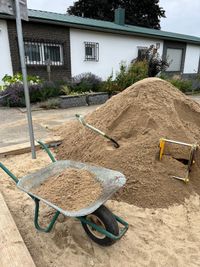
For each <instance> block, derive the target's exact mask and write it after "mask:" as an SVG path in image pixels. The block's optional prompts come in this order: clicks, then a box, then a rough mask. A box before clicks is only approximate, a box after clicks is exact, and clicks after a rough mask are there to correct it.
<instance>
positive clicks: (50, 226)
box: [33, 198, 60, 233]
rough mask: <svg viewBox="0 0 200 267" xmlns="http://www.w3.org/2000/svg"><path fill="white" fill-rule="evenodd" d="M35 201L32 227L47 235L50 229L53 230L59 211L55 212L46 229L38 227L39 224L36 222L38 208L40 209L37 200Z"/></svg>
mask: <svg viewBox="0 0 200 267" xmlns="http://www.w3.org/2000/svg"><path fill="white" fill-rule="evenodd" d="M33 200H34V201H35V216H34V225H35V228H36V229H37V230H38V231H41V232H45V233H48V232H50V231H51V229H52V228H53V226H54V224H55V222H56V220H57V218H58V216H59V214H60V212H59V211H56V212H55V214H54V216H53V218H52V220H51V221H50V223H49V225H48V226H47V227H46V228H42V227H41V226H40V225H39V222H38V217H39V208H40V200H39V199H37V198H34V199H33Z"/></svg>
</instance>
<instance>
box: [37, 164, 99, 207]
mask: <svg viewBox="0 0 200 267" xmlns="http://www.w3.org/2000/svg"><path fill="white" fill-rule="evenodd" d="M32 192H33V193H34V194H35V195H38V196H40V197H41V198H43V199H45V200H48V201H49V202H51V203H53V204H54V205H56V206H58V207H59V208H61V209H63V210H72V211H77V210H80V209H83V208H85V207H88V206H89V205H91V203H93V202H95V201H96V200H97V199H98V198H99V196H100V195H101V193H102V186H101V184H100V183H99V182H98V181H97V180H95V177H94V174H92V173H91V172H89V171H87V170H84V169H74V168H68V169H66V170H65V171H63V172H61V173H59V174H58V175H55V176H53V177H50V178H49V179H47V180H46V181H44V182H43V183H42V184H41V185H40V186H38V187H36V188H34V189H33V190H32Z"/></svg>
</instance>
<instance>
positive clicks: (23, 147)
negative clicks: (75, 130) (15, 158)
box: [0, 137, 62, 157]
mask: <svg viewBox="0 0 200 267" xmlns="http://www.w3.org/2000/svg"><path fill="white" fill-rule="evenodd" d="M42 141H43V142H44V143H45V144H47V145H49V146H50V147H56V146H59V145H60V144H61V143H62V139H61V138H60V137H58V138H47V139H44V140H42ZM35 149H36V150H39V149H40V145H39V144H38V143H37V144H36V145H35ZM30 151H31V147H30V142H26V143H22V144H17V145H11V146H6V147H2V148H0V157H5V156H8V155H19V154H24V153H28V152H30Z"/></svg>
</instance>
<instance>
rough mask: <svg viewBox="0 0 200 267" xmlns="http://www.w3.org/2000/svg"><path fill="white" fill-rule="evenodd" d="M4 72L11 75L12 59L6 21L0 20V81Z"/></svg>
mask: <svg viewBox="0 0 200 267" xmlns="http://www.w3.org/2000/svg"><path fill="white" fill-rule="evenodd" d="M5 74H9V75H12V74H13V71H12V61H11V54H10V46H9V40H8V31H7V22H6V21H5V20H0V81H1V80H2V78H3V77H4V75H5Z"/></svg>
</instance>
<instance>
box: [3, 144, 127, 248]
mask: <svg viewBox="0 0 200 267" xmlns="http://www.w3.org/2000/svg"><path fill="white" fill-rule="evenodd" d="M38 143H39V144H40V145H41V147H42V148H43V149H45V151H46V152H47V153H48V155H49V157H50V159H51V161H52V163H51V164H50V165H48V166H47V167H45V168H42V169H40V170H39V171H36V172H35V173H32V174H29V175H26V176H24V177H22V178H21V179H18V178H17V177H16V176H15V175H14V174H13V173H11V172H10V171H9V170H8V169H7V168H6V167H5V166H4V165H3V164H2V163H1V162H0V167H1V168H2V169H3V170H4V171H5V172H6V173H7V174H8V175H9V176H10V177H11V178H12V179H13V180H14V182H15V183H16V185H17V187H18V188H19V189H21V190H23V191H24V192H26V193H27V194H28V195H29V196H30V197H31V198H32V199H33V201H34V202H35V214H34V225H35V228H36V229H37V230H39V231H42V232H46V233H48V232H50V231H51V230H52V228H53V226H54V224H55V222H56V220H57V218H58V216H59V214H63V215H64V216H68V217H74V218H76V219H78V220H79V221H80V222H81V224H82V226H83V228H84V230H85V232H86V233H87V235H88V236H89V237H90V238H91V239H92V240H93V241H94V242H96V243H97V244H99V245H102V246H110V245H112V244H113V243H115V242H116V241H117V240H119V239H120V238H121V237H122V236H123V235H124V234H125V233H126V231H127V230H128V223H127V222H125V221H124V220H123V219H122V218H120V217H119V216H117V215H115V214H113V213H112V212H111V211H110V210H109V209H108V208H107V207H105V206H104V205H103V204H104V203H105V202H106V201H107V200H108V199H109V198H110V197H111V196H112V195H113V194H114V193H115V192H116V191H117V190H118V189H119V188H120V187H122V186H123V185H124V184H125V182H126V178H125V177H124V175H123V174H122V173H120V172H117V171H113V170H110V169H106V168H102V167H97V166H92V165H89V164H84V163H82V162H76V161H72V160H60V161H56V159H55V158H54V156H53V155H52V153H51V151H50V150H49V149H48V147H47V146H46V145H45V144H44V143H42V142H41V141H38ZM66 168H76V169H82V168H84V169H86V170H88V171H90V172H91V173H93V174H94V176H95V179H97V180H98V181H99V182H101V184H102V187H103V190H102V193H101V195H100V196H99V198H98V199H97V200H96V201H95V202H93V203H92V204H90V205H89V206H88V207H85V208H83V209H81V210H78V211H68V210H63V209H61V208H59V207H57V206H56V205H55V204H53V203H51V202H49V201H48V199H43V198H42V197H40V196H39V195H35V194H34V193H32V189H33V188H36V187H37V186H40V185H41V184H42V183H43V182H44V181H46V180H48V179H50V178H51V177H52V176H54V175H57V174H59V173H61V172H63V171H64V170H65V169H66ZM40 201H42V202H44V203H45V204H47V205H48V206H50V207H52V208H53V209H55V214H54V215H53V217H52V219H51V221H50V223H49V224H48V226H47V227H46V228H42V227H41V226H40V225H39V222H38V218H39V208H40Z"/></svg>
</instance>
